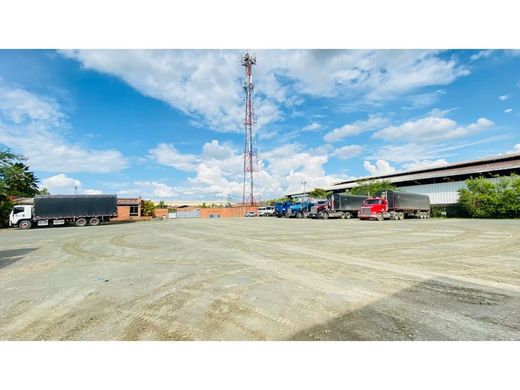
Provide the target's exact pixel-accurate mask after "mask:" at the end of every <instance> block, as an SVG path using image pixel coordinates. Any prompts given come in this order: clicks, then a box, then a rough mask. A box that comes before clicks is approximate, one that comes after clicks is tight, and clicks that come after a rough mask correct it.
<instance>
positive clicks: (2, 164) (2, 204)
mask: <svg viewBox="0 0 520 390" xmlns="http://www.w3.org/2000/svg"><path fill="white" fill-rule="evenodd" d="M25 160H26V158H25V157H23V156H21V155H17V154H14V153H11V152H10V151H9V150H0V225H1V224H5V223H6V221H7V217H8V215H9V213H10V211H11V208H12V207H13V204H12V202H10V201H9V196H27V197H31V196H34V195H36V194H38V179H37V178H36V176H35V175H34V173H33V172H31V171H29V167H28V166H27V165H26V164H25V162H24V161H25Z"/></svg>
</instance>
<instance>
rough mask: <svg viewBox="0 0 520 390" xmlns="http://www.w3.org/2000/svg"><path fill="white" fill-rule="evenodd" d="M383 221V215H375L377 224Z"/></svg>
mask: <svg viewBox="0 0 520 390" xmlns="http://www.w3.org/2000/svg"><path fill="white" fill-rule="evenodd" d="M384 219H385V217H383V214H381V213H379V214H377V220H378V221H379V222H381V221H383V220H384Z"/></svg>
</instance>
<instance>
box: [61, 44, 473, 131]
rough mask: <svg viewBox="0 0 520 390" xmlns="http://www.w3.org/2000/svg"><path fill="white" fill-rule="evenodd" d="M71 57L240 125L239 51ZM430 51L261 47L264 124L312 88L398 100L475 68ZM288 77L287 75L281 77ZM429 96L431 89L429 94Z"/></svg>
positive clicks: (259, 105)
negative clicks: (463, 65)
mask: <svg viewBox="0 0 520 390" xmlns="http://www.w3.org/2000/svg"><path fill="white" fill-rule="evenodd" d="M61 53H62V54H63V55H64V56H65V57H68V58H71V59H74V60H77V61H79V62H80V63H81V64H82V65H83V66H84V67H85V68H86V69H93V70H96V71H99V72H103V73H107V74H110V75H113V76H116V77H119V78H121V79H122V80H124V81H125V82H126V83H128V84H129V85H130V86H132V87H133V88H135V89H136V90H138V91H139V92H141V93H142V94H143V95H145V96H149V97H152V98H155V99H159V100H162V101H165V102H167V103H168V104H169V105H171V106H172V107H175V108H177V109H179V110H181V111H182V112H184V113H185V114H188V115H191V116H193V118H194V120H195V121H199V120H201V119H202V122H204V123H205V124H207V125H209V127H210V128H211V129H213V130H215V131H219V132H241V131H242V126H243V125H242V119H243V111H244V110H243V100H242V98H243V91H242V88H241V81H242V77H243V73H244V69H243V67H242V66H240V62H239V58H240V55H241V52H239V51H236V50H74V51H62V52H61ZM438 54H439V53H438V52H437V51H431V50H379V51H377V50H376V51H373V50H372V51H370V50H259V51H258V52H257V65H256V67H255V68H254V78H255V83H256V92H257V95H256V100H255V109H256V114H257V117H258V128H259V129H261V128H263V127H265V126H266V125H267V124H269V123H272V122H275V121H278V120H282V119H283V114H282V110H281V108H282V106H285V107H293V106H295V105H298V104H301V103H302V102H303V100H304V99H305V96H306V95H311V96H323V97H333V96H345V97H349V98H351V99H356V101H361V100H362V101H365V102H367V103H371V102H380V101H386V100H392V99H398V98H400V97H401V96H402V95H403V94H407V93H410V92H414V91H415V90H418V89H419V88H423V87H428V86H439V85H447V84H449V83H451V82H453V81H454V80H455V79H457V78H458V77H462V76H465V75H467V74H469V71H468V70H467V69H465V68H464V67H462V66H460V65H459V64H458V63H457V61H456V60H455V59H449V60H447V59H442V58H440V57H439V55H438ZM281 80H283V81H281ZM422 100H423V103H421V104H431V100H432V96H427V95H426V94H424V96H422Z"/></svg>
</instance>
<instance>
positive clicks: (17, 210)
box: [13, 207, 24, 214]
mask: <svg viewBox="0 0 520 390" xmlns="http://www.w3.org/2000/svg"><path fill="white" fill-rule="evenodd" d="M23 211H24V208H23V207H14V208H13V214H18V213H23Z"/></svg>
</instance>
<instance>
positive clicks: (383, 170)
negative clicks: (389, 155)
mask: <svg viewBox="0 0 520 390" xmlns="http://www.w3.org/2000/svg"><path fill="white" fill-rule="evenodd" d="M363 167H365V169H366V170H367V172H368V173H369V174H370V175H371V176H380V175H386V174H390V173H394V172H397V170H396V169H395V168H394V167H392V166H391V165H390V163H389V162H388V161H385V160H377V161H376V164H375V165H374V164H371V163H370V162H369V161H364V162H363Z"/></svg>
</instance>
